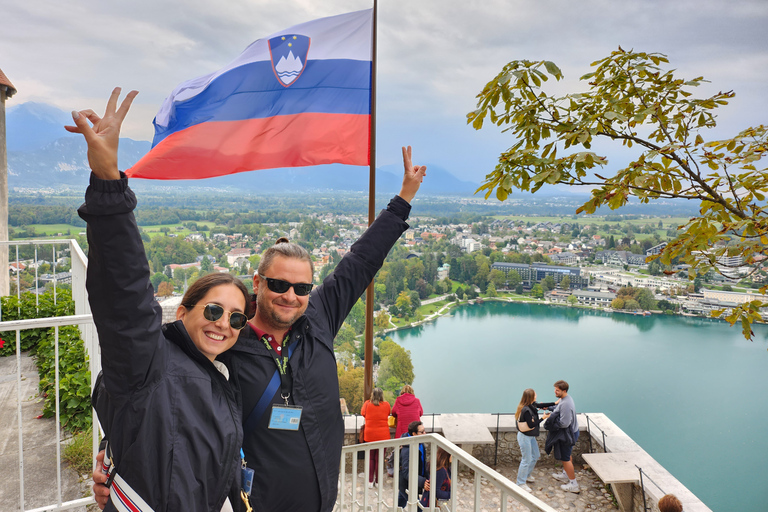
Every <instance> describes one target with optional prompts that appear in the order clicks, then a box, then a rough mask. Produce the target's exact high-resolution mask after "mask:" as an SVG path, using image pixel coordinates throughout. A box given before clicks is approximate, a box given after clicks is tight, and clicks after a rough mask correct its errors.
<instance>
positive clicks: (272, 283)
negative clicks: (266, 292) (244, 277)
mask: <svg viewBox="0 0 768 512" xmlns="http://www.w3.org/2000/svg"><path fill="white" fill-rule="evenodd" d="M259 277H261V278H263V279H266V280H267V288H269V289H270V290H272V291H273V292H275V293H285V292H287V291H288V290H289V289H290V288H291V286H293V293H295V294H296V295H298V296H299V297H303V296H305V295H309V292H311V291H312V288H313V287H314V286H315V285H314V284H312V283H289V282H288V281H283V280H282V279H272V278H271V277H264V276H259Z"/></svg>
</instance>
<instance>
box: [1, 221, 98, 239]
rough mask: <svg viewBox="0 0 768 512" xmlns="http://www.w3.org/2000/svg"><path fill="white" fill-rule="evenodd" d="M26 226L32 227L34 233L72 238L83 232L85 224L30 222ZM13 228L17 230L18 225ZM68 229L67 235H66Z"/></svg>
mask: <svg viewBox="0 0 768 512" xmlns="http://www.w3.org/2000/svg"><path fill="white" fill-rule="evenodd" d="M27 227H28V228H31V229H34V230H35V233H37V234H39V235H43V236H54V237H55V236H60V237H66V238H72V237H73V236H75V235H77V234H79V233H84V232H85V226H82V227H79V226H73V225H71V224H30V225H29V226H27ZM14 229H16V230H18V229H19V228H18V227H15V228H14ZM67 231H69V233H70V234H69V235H67Z"/></svg>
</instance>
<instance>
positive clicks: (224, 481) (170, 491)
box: [78, 175, 242, 512]
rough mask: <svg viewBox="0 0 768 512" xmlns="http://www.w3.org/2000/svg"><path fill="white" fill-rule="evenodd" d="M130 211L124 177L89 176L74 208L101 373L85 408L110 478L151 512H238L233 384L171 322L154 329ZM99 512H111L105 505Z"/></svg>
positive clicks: (156, 318)
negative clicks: (82, 230) (98, 430)
mask: <svg viewBox="0 0 768 512" xmlns="http://www.w3.org/2000/svg"><path fill="white" fill-rule="evenodd" d="M135 206H136V198H135V196H134V194H133V192H132V191H131V190H130V188H128V182H127V179H126V178H125V176H124V175H123V178H122V179H120V180H100V179H97V178H95V177H94V176H91V184H90V186H89V187H88V189H87V190H86V193H85V203H84V204H83V205H82V206H81V207H80V209H79V210H78V213H79V214H80V216H81V217H82V218H83V219H84V220H85V221H86V222H87V223H88V245H89V253H88V273H87V279H86V288H87V290H88V300H89V303H90V305H91V310H92V312H93V319H94V323H95V324H96V329H97V331H98V334H99V343H100V346H101V362H102V368H103V376H102V378H100V379H99V380H100V382H99V385H98V387H97V388H96V389H95V390H94V395H93V397H92V400H93V404H94V408H95V409H96V411H97V413H98V415H99V421H100V422H101V425H102V427H103V428H104V430H105V432H106V434H107V438H108V439H109V445H110V449H111V452H112V455H113V457H114V460H115V467H116V468H117V473H118V474H119V475H120V476H121V477H122V478H123V479H124V480H125V481H126V482H127V483H128V484H129V485H130V487H132V488H133V490H134V491H136V493H138V494H139V495H140V496H141V497H142V498H143V499H144V501H146V502H147V504H148V505H150V506H151V507H152V508H153V510H155V511H157V512H159V511H166V510H167V511H174V512H176V511H181V510H183V511H185V512H187V511H200V512H203V511H206V512H207V511H210V512H219V511H220V510H221V507H222V505H223V503H224V501H225V499H226V497H227V495H230V501H231V502H232V505H233V507H234V508H235V510H238V509H239V507H240V503H239V501H240V499H239V488H240V471H239V467H240V457H239V450H240V445H241V442H242V427H241V423H242V421H241V405H240V401H239V395H238V393H237V391H236V389H235V388H234V387H233V386H232V385H231V384H230V383H235V382H236V376H235V375H231V376H230V379H231V380H230V382H228V381H227V380H226V378H225V377H224V376H223V375H222V374H221V373H220V372H219V371H218V370H217V369H216V367H215V366H214V365H213V364H212V363H211V362H210V361H209V360H208V359H207V358H206V357H205V356H203V355H202V354H201V353H200V352H199V350H198V349H197V347H195V345H194V343H193V342H192V340H191V339H190V338H189V335H188V334H187V332H186V330H185V329H184V325H183V324H182V323H181V322H180V321H178V322H174V323H172V324H167V325H165V326H161V318H162V311H161V309H160V306H159V305H158V304H157V302H156V301H155V300H154V298H153V290H152V286H151V284H150V282H149V266H148V264H147V258H146V256H145V253H144V246H143V244H142V241H141V238H140V236H139V230H138V227H137V225H136V220H135V218H134V215H133V209H134V208H135ZM230 373H232V371H231V369H230ZM117 494H118V493H116V492H115V489H114V487H113V489H112V492H111V495H112V496H115V495H117ZM113 499H114V498H113ZM105 510H115V507H114V505H113V503H112V502H111V501H110V502H109V503H108V504H107V507H106V508H105Z"/></svg>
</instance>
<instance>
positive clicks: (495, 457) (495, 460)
mask: <svg viewBox="0 0 768 512" xmlns="http://www.w3.org/2000/svg"><path fill="white" fill-rule="evenodd" d="M500 417H501V413H498V412H497V413H496V447H495V449H494V454H493V465H494V466H498V464H499V418H500Z"/></svg>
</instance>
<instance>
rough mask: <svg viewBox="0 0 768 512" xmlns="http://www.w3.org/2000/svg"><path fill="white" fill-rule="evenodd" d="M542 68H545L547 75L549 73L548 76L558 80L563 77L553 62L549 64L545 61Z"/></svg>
mask: <svg viewBox="0 0 768 512" xmlns="http://www.w3.org/2000/svg"><path fill="white" fill-rule="evenodd" d="M544 67H545V68H547V73H549V74H550V75H552V76H554V77H555V78H557V79H558V80H560V77H562V76H563V72H562V71H560V68H559V67H557V66H556V65H555V63H554V62H550V61H548V60H545V61H544ZM585 76H586V75H585ZM582 78H583V77H582Z"/></svg>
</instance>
